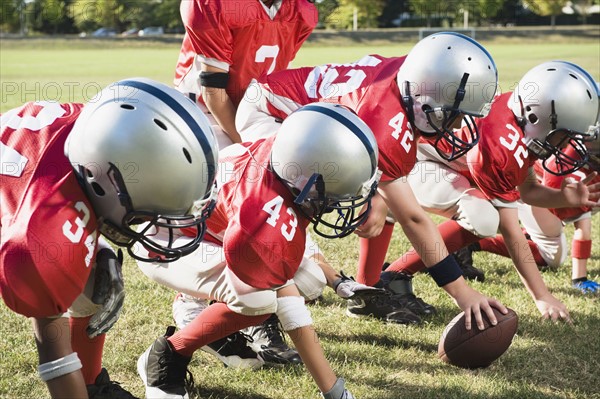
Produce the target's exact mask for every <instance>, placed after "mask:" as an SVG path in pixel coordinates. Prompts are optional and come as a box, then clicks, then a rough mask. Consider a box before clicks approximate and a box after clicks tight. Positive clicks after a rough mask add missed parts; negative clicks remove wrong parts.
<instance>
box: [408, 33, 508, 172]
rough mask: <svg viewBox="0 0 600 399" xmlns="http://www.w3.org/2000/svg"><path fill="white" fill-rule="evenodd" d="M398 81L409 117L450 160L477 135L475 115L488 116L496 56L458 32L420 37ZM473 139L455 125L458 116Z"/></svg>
mask: <svg viewBox="0 0 600 399" xmlns="http://www.w3.org/2000/svg"><path fill="white" fill-rule="evenodd" d="M397 79H398V86H399V88H400V93H401V95H402V102H403V104H404V107H405V108H406V112H407V114H408V119H409V122H410V123H411V125H412V126H413V127H416V128H417V129H419V131H420V132H421V133H422V134H423V135H424V136H426V137H435V142H434V146H435V148H436V150H437V152H438V153H439V154H440V156H441V157H443V158H444V159H446V160H448V161H452V160H454V159H457V158H459V157H461V156H463V155H464V154H466V153H467V151H469V150H470V149H471V148H472V147H473V146H475V144H477V142H478V140H479V131H478V130H477V126H476V125H475V123H474V121H473V117H482V116H486V115H487V113H488V111H489V108H490V105H491V102H492V99H493V98H494V95H495V93H496V88H497V86H498V70H497V68H496V64H495V63H494V60H493V59H492V56H491V55H490V54H489V53H488V52H487V50H486V49H484V48H483V47H482V46H481V45H480V44H479V43H477V42H476V41H475V40H473V39H471V38H470V37H468V36H465V35H461V34H459V33H455V32H440V33H436V34H433V35H431V36H428V37H426V38H424V39H422V40H421V41H419V42H418V43H417V44H416V45H415V46H414V47H413V48H412V50H410V52H409V53H408V55H407V56H406V59H405V61H404V63H403V64H402V66H401V67H400V69H399V71H398V77H397ZM458 118H460V120H461V121H462V123H463V124H464V125H466V127H467V129H468V131H469V132H470V134H469V136H470V137H469V139H467V140H462V139H461V138H459V137H458V136H456V135H454V133H453V130H454V128H455V127H457V126H456V124H457V123H458V121H459V119H458Z"/></svg>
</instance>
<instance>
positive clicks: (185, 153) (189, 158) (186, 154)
mask: <svg viewBox="0 0 600 399" xmlns="http://www.w3.org/2000/svg"><path fill="white" fill-rule="evenodd" d="M183 155H184V156H185V159H187V161H188V162H189V163H190V164H191V163H192V156H191V155H190V153H189V151H188V150H187V148H184V149H183Z"/></svg>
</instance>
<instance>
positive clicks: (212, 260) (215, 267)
mask: <svg viewBox="0 0 600 399" xmlns="http://www.w3.org/2000/svg"><path fill="white" fill-rule="evenodd" d="M162 233H163V232H162V231H161V232H159V235H158V236H157V237H156V239H157V240H160V239H161V238H162V237H161V234H162ZM164 238H165V239H167V237H164ZM177 239H178V240H186V239H187V238H186V237H179V238H177ZM138 267H139V268H140V270H141V271H142V273H144V274H145V275H146V276H147V277H149V278H150V279H151V280H154V281H156V282H158V283H159V284H162V285H164V286H167V287H170V288H172V289H174V290H176V291H177V292H178V294H177V295H176V297H175V301H174V302H173V318H174V320H175V323H176V324H177V326H178V327H179V329H183V328H184V327H186V326H187V325H188V324H189V323H190V322H191V321H192V320H194V319H195V318H196V317H197V316H198V315H199V314H201V312H202V311H203V309H204V308H206V307H207V305H208V303H209V301H210V300H212V299H215V298H214V297H211V291H210V290H211V287H212V286H214V285H215V281H214V279H216V278H217V277H218V276H219V274H220V273H221V271H222V270H223V269H224V268H225V257H224V254H223V249H222V247H220V246H218V245H213V244H210V243H206V242H204V243H202V245H201V246H200V248H199V249H197V250H196V251H195V252H194V253H193V254H190V255H188V256H186V257H184V258H181V259H179V260H178V261H177V262H174V263H170V264H168V265H165V264H163V263H150V262H138ZM249 342H250V338H249V337H248V336H247V335H245V334H243V333H241V332H239V331H236V332H232V333H231V334H230V335H228V336H225V337H221V338H220V339H219V340H217V341H213V342H209V344H207V345H206V346H204V347H202V348H201V349H202V350H203V351H205V352H207V353H210V354H212V355H214V356H216V357H217V358H218V359H219V360H221V361H222V362H223V364H225V365H226V366H229V367H234V368H257V367H261V366H262V365H263V364H264V361H263V360H262V359H261V358H260V357H259V356H258V355H257V354H256V353H255V352H254V351H253V350H252V348H251V347H250V346H249Z"/></svg>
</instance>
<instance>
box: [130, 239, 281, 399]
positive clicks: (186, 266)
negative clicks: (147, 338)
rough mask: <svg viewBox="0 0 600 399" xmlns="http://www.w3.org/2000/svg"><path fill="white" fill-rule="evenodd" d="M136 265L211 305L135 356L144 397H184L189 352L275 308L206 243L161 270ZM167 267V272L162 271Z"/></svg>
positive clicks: (268, 295) (271, 297)
mask: <svg viewBox="0 0 600 399" xmlns="http://www.w3.org/2000/svg"><path fill="white" fill-rule="evenodd" d="M139 266H140V269H142V271H143V272H144V274H146V275H147V276H149V277H151V278H152V279H153V280H154V281H158V282H160V283H161V284H163V285H166V286H168V287H171V288H174V289H176V290H178V291H179V292H183V293H186V294H187V295H195V296H197V297H199V298H204V299H213V300H215V301H216V302H215V303H213V304H211V305H210V306H208V307H206V309H204V310H203V311H202V312H200V313H199V314H198V316H196V317H195V318H194V319H193V320H192V321H191V322H190V323H189V324H187V325H186V326H185V327H184V328H183V329H181V330H179V331H177V332H174V328H173V329H169V330H168V332H167V334H166V336H164V337H160V338H158V339H157V340H156V341H155V342H154V343H153V344H152V345H151V346H150V347H149V348H148V349H147V350H146V352H144V354H142V356H140V358H139V359H138V373H139V374H140V376H141V377H142V380H143V381H144V384H145V385H146V394H147V396H148V397H153V398H154V397H166V396H165V395H174V396H173V397H184V398H185V397H187V396H186V369H187V365H188V363H189V361H190V359H191V356H192V354H193V352H195V351H196V350H197V349H200V348H202V347H204V346H207V345H208V344H210V343H212V342H216V341H218V340H220V339H222V338H225V337H228V336H231V335H232V334H240V333H239V332H238V331H239V330H240V329H243V328H246V327H249V326H251V325H256V324H258V323H261V322H262V321H264V320H265V319H266V318H267V317H268V315H269V314H271V313H273V312H274V311H275V310H276V307H277V305H276V294H275V292H274V291H270V290H268V291H260V290H257V289H255V288H253V287H251V286H248V285H247V284H245V283H244V282H242V281H241V280H239V279H238V278H237V277H236V276H235V274H234V273H233V272H231V271H230V269H229V268H228V267H227V266H226V265H225V261H224V254H223V251H222V248H220V247H218V246H215V245H212V244H208V243H204V244H203V245H202V246H201V247H200V248H199V249H198V250H197V251H196V252H194V253H193V254H191V255H188V256H186V257H183V258H181V259H179V260H177V261H175V262H173V263H171V264H169V265H167V266H165V265H164V264H163V265H160V264H151V263H148V262H140V263H139ZM171 267H172V268H173V270H172V271H171V273H169V272H168V271H166V270H165V269H168V268H171ZM174 270H176V272H173V271H174ZM209 327H210V328H209ZM169 397H170V396H169Z"/></svg>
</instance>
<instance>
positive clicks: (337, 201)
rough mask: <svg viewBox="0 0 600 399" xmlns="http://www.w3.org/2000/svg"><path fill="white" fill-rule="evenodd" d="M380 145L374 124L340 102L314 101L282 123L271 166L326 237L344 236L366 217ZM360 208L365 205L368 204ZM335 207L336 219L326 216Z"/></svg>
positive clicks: (374, 182)
mask: <svg viewBox="0 0 600 399" xmlns="http://www.w3.org/2000/svg"><path fill="white" fill-rule="evenodd" d="M377 157H378V149H377V142H376V141H375V137H374V135H373V132H372V131H371V129H370V128H369V127H368V126H367V125H366V124H365V123H364V122H363V121H362V120H361V119H360V118H359V117H358V116H357V115H356V114H354V113H353V112H352V111H350V110H349V109H347V108H345V107H344V106H341V105H334V104H326V103H313V104H309V105H306V106H304V107H302V108H300V109H298V110H297V111H295V112H293V113H292V114H290V115H289V116H288V117H287V118H286V119H285V120H284V121H283V123H282V124H281V127H280V129H279V133H278V134H277V137H276V138H275V141H274V143H273V148H272V150H271V167H272V169H273V171H274V172H275V173H276V174H277V176H279V178H280V179H281V180H282V181H283V182H284V183H286V185H287V186H288V187H289V188H290V190H291V191H292V193H293V194H294V196H295V200H294V202H295V203H296V204H297V205H298V209H299V210H300V212H301V213H302V214H303V215H304V216H306V217H307V218H308V219H309V220H310V221H311V222H312V224H313V229H314V231H315V232H316V233H317V234H319V235H320V236H322V237H327V238H335V237H345V236H347V235H348V234H350V233H352V232H353V231H354V230H355V229H356V228H357V227H358V226H360V225H361V224H362V223H363V222H364V221H365V220H366V218H367V216H368V214H369V212H370V210H371V197H372V196H373V195H374V194H375V191H376V189H377V183H378V178H379V173H378V172H377ZM363 207H364V209H363V211H362V212H361V208H363ZM331 212H336V213H337V215H334V218H335V216H337V218H335V221H331V222H330V221H327V220H324V219H323V217H324V216H325V215H326V214H328V213H331Z"/></svg>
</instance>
